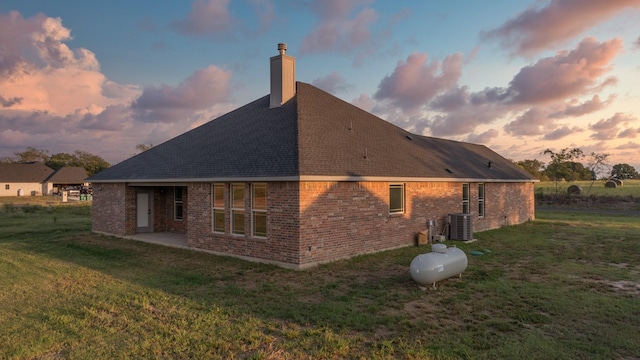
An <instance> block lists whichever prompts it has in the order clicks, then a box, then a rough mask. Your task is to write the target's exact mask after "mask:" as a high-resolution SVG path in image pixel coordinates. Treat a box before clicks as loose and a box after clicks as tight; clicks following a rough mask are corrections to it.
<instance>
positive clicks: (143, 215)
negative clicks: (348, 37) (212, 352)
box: [136, 190, 153, 233]
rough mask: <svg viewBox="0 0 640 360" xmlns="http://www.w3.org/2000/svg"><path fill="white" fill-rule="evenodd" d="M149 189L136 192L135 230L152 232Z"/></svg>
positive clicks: (151, 204) (151, 201) (151, 200)
mask: <svg viewBox="0 0 640 360" xmlns="http://www.w3.org/2000/svg"><path fill="white" fill-rule="evenodd" d="M151 194H152V192H151V190H138V192H137V193H136V232H137V233H145V232H153V211H152V209H153V197H152V196H151Z"/></svg>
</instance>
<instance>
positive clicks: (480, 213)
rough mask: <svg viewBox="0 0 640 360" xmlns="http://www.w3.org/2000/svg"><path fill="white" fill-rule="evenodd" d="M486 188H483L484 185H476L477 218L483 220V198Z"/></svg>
mask: <svg viewBox="0 0 640 360" xmlns="http://www.w3.org/2000/svg"><path fill="white" fill-rule="evenodd" d="M486 190H487V187H486V186H484V183H479V184H478V217H479V218H483V217H484V212H485V198H486V193H485V191H486Z"/></svg>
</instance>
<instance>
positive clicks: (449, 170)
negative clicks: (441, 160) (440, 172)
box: [445, 168, 453, 174]
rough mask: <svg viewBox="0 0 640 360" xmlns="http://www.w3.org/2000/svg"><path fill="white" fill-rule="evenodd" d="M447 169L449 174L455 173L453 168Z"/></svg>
mask: <svg viewBox="0 0 640 360" xmlns="http://www.w3.org/2000/svg"><path fill="white" fill-rule="evenodd" d="M445 170H446V171H447V172H448V173H449V174H453V170H451V169H449V168H446V169H445Z"/></svg>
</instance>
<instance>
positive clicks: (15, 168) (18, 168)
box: [0, 162, 54, 183]
mask: <svg viewBox="0 0 640 360" xmlns="http://www.w3.org/2000/svg"><path fill="white" fill-rule="evenodd" d="M53 172H54V170H53V169H52V168H50V167H48V166H47V165H45V164H43V163H39V162H30V163H11V164H4V163H0V182H14V183H18V182H23V183H42V182H45V180H46V179H47V178H48V177H49V176H51V174H53Z"/></svg>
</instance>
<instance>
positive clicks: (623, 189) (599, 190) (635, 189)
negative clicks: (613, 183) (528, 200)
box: [535, 180, 640, 198]
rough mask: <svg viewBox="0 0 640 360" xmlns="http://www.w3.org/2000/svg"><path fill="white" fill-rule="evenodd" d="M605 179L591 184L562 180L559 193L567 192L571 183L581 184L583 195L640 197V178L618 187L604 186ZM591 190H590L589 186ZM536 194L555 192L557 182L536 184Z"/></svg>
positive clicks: (624, 181) (559, 184)
mask: <svg viewBox="0 0 640 360" xmlns="http://www.w3.org/2000/svg"><path fill="white" fill-rule="evenodd" d="M605 182H606V181H605V180H597V181H595V182H593V186H592V185H591V181H573V182H566V181H561V182H559V183H558V194H566V193H567V189H568V188H569V186H571V185H574V184H575V185H580V186H581V187H582V190H583V191H584V192H583V193H582V196H588V195H595V196H619V197H626V196H633V197H635V198H639V197H640V180H623V181H622V182H623V184H622V186H618V187H616V188H606V187H604V184H605ZM590 186H591V190H590V192H589V187H590ZM535 192H536V194H555V193H556V183H555V182H554V181H541V182H539V183H536V184H535Z"/></svg>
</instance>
